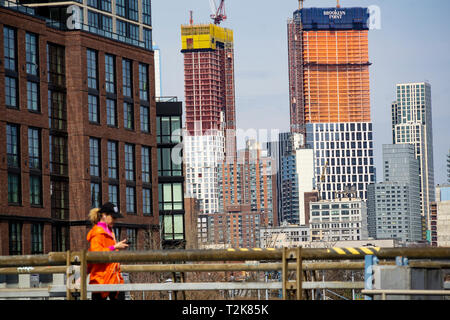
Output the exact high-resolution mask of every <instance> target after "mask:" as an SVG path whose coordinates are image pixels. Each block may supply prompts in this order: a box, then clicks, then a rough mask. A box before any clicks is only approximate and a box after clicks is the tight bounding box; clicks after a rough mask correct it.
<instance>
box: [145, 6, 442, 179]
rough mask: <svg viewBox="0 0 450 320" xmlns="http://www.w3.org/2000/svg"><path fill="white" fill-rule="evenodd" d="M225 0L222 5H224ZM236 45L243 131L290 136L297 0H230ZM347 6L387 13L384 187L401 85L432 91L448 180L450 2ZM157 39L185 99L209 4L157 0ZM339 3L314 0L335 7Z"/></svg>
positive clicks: (375, 56)
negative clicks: (291, 43) (188, 64)
mask: <svg viewBox="0 0 450 320" xmlns="http://www.w3.org/2000/svg"><path fill="white" fill-rule="evenodd" d="M217 2H219V1H217ZM225 2H226V12H227V15H228V19H227V20H226V21H225V22H223V23H222V26H223V27H226V28H230V29H233V31H234V39H235V76H236V114H237V126H238V128H241V129H244V130H246V129H251V128H253V129H256V130H258V129H268V130H270V129H278V130H280V131H288V130H289V87H288V65H287V60H288V53H287V28H286V21H287V19H288V18H291V17H292V13H293V11H294V10H295V9H296V8H297V7H298V1H297V0H282V1H274V0H272V1H269V0H226V1H225ZM340 2H341V6H342V7H357V6H362V7H368V6H370V5H377V6H379V7H380V9H381V29H380V30H372V31H370V33H369V50H370V61H371V62H372V63H373V65H372V66H371V69H370V77H371V78H370V83H371V108H372V121H373V123H374V141H375V165H376V167H377V169H378V177H377V178H378V181H382V178H383V177H382V172H381V169H380V168H381V162H382V155H381V146H382V144H387V143H392V137H391V118H390V114H391V111H390V106H391V102H392V101H393V100H395V84H396V83H403V82H421V81H428V82H429V83H430V84H431V88H432V104H433V106H432V108H433V134H434V169H435V182H436V184H438V183H445V181H446V154H447V152H448V150H449V149H450V121H449V120H450V81H449V76H450V41H449V34H450V22H449V21H448V14H449V13H450V1H449V0H432V1H426V0H341V1H340ZM152 5H153V9H152V10H153V18H152V19H153V39H154V41H155V42H156V43H157V45H158V46H159V47H160V49H161V55H162V90H163V95H166V96H178V97H179V98H180V99H181V100H184V80H183V77H184V74H183V56H182V54H181V53H180V50H181V43H180V42H181V40H180V37H181V36H180V26H181V24H187V23H188V22H189V10H193V11H194V23H209V22H210V21H211V20H210V18H209V15H210V14H211V12H210V6H209V1H208V0H182V1H178V0H177V1H175V0H172V1H167V0H153V1H152ZM335 5H336V1H334V0H306V1H305V6H306V7H332V6H335Z"/></svg>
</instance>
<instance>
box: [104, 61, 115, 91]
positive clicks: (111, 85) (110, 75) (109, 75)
mask: <svg viewBox="0 0 450 320" xmlns="http://www.w3.org/2000/svg"><path fill="white" fill-rule="evenodd" d="M114 61H115V59H114V56H112V55H109V54H105V88H106V92H107V93H115V92H116V85H115V79H116V76H115V63H114Z"/></svg>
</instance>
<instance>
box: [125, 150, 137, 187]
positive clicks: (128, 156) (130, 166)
mask: <svg viewBox="0 0 450 320" xmlns="http://www.w3.org/2000/svg"><path fill="white" fill-rule="evenodd" d="M125 178H126V180H128V181H134V180H135V174H134V145H132V144H125Z"/></svg>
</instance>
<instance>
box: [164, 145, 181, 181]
mask: <svg viewBox="0 0 450 320" xmlns="http://www.w3.org/2000/svg"><path fill="white" fill-rule="evenodd" d="M181 175H182V165H181V159H179V160H178V159H172V148H162V147H160V148H158V176H181Z"/></svg>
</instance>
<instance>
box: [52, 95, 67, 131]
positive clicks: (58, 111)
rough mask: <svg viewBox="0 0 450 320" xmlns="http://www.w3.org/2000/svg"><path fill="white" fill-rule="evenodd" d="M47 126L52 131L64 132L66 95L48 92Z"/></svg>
mask: <svg viewBox="0 0 450 320" xmlns="http://www.w3.org/2000/svg"><path fill="white" fill-rule="evenodd" d="M48 117H49V126H50V128H51V129H53V130H63V131H64V130H66V124H67V123H66V117H67V114H66V95H65V94H64V93H62V92H58V91H53V90H48Z"/></svg>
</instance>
